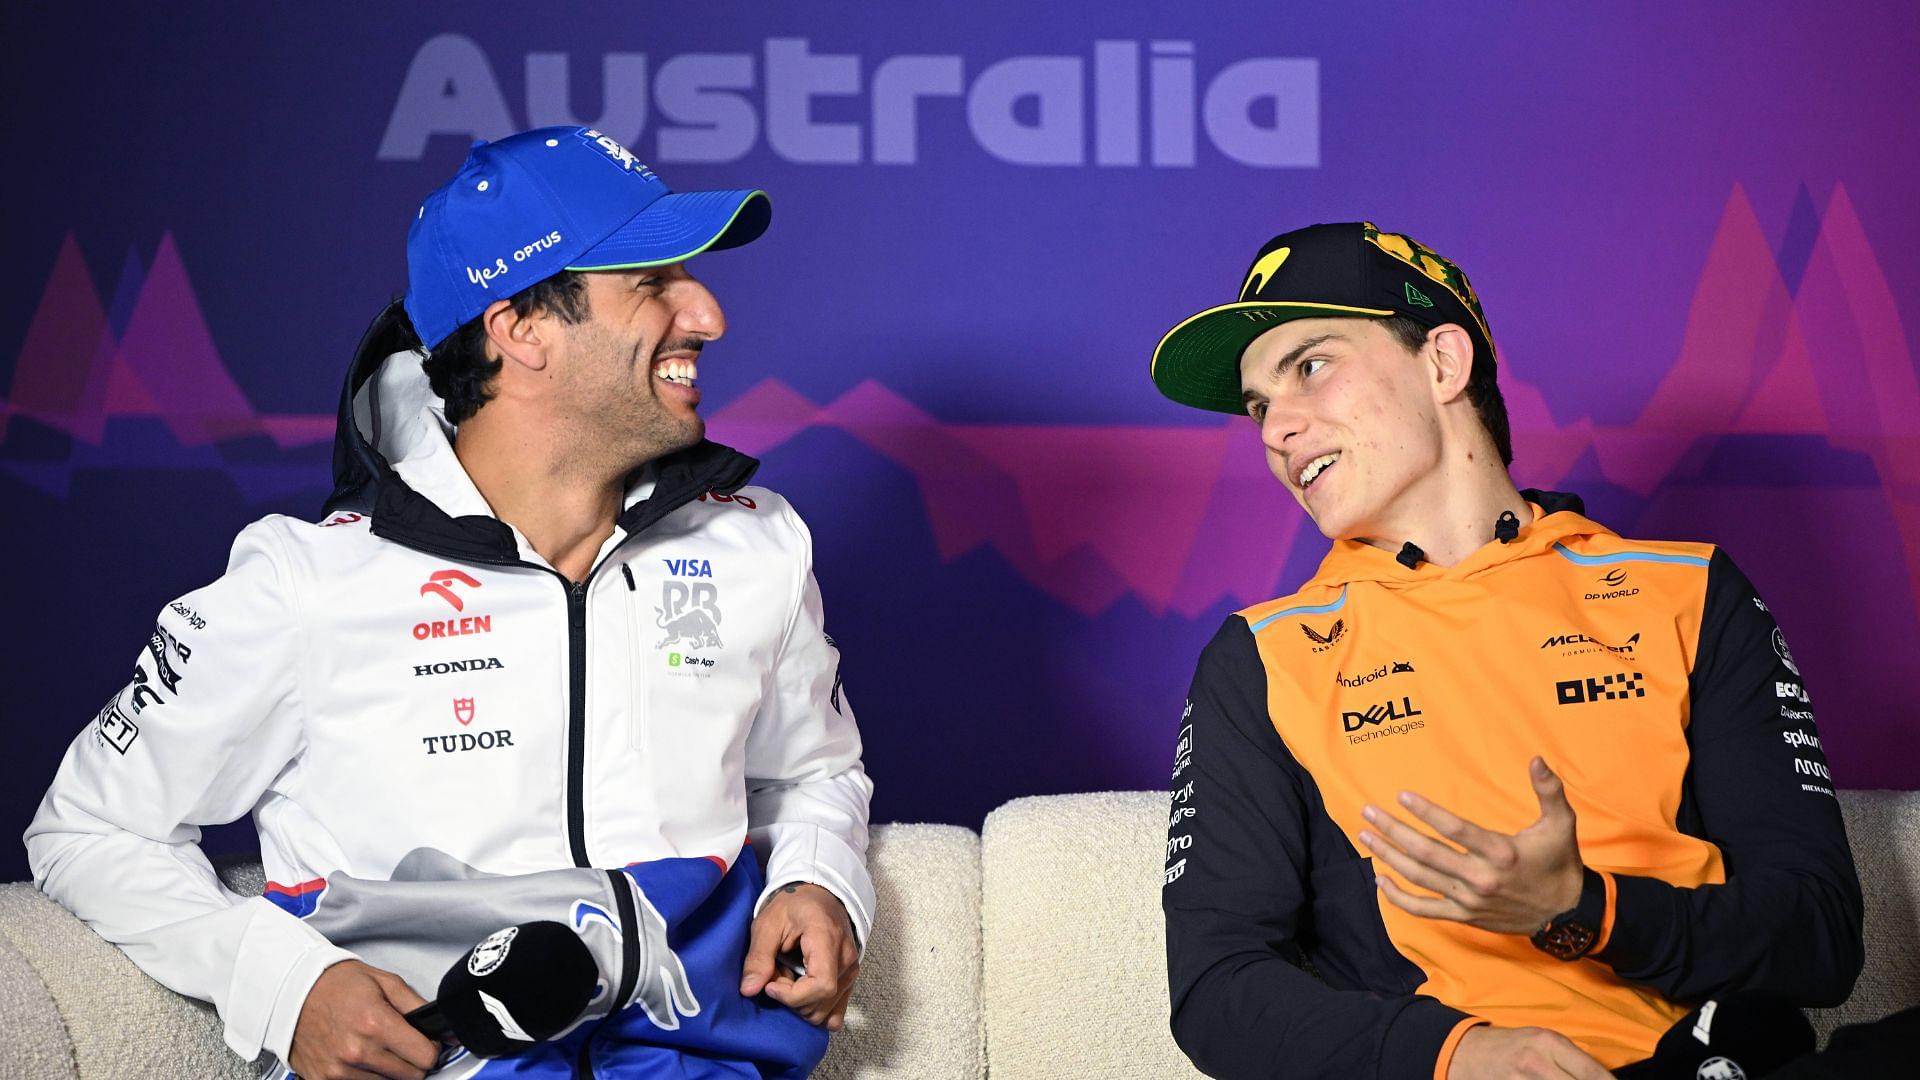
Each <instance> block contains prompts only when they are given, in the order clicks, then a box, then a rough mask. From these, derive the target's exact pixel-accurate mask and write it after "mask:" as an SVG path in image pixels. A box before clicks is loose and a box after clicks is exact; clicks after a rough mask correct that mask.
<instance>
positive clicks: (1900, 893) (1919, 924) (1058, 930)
mask: <svg viewBox="0 0 1920 1080" xmlns="http://www.w3.org/2000/svg"><path fill="white" fill-rule="evenodd" d="M1840 801H1841V807H1842V810H1843V812H1844V813H1845V814H1846V818H1847V834H1848V839H1849V840H1850V841H1851V843H1852V846H1853V851H1854V859H1855V862H1856V864H1857V865H1858V867H1859V870H1860V878H1861V882H1862V886H1863V888H1864V890H1865V893H1866V942H1867V964H1866V970H1865V971H1864V972H1863V973H1862V974H1861V976H1860V981H1859V983H1858V984H1857V985H1856V986H1855V988H1854V993H1853V997H1852V998H1851V999H1850V1000H1849V1001H1848V1002H1847V1003H1846V1004H1845V1005H1844V1006H1842V1007H1840V1008H1838V1009H1826V1010H1815V1011H1813V1012H1812V1013H1811V1016H1812V1018H1813V1021H1814V1026H1815V1027H1816V1028H1817V1029H1818V1030H1819V1032H1820V1035H1821V1037H1822V1039H1823V1040H1824V1039H1825V1037H1826V1036H1827V1035H1828V1034H1829V1033H1830V1032H1831V1031H1832V1029H1833V1028H1834V1027H1836V1026H1838V1025H1840V1024H1844V1023H1854V1022H1858V1021H1861V1020H1873V1019H1878V1018H1880V1017H1882V1016H1885V1015H1887V1014H1889V1013H1892V1012H1895V1011H1897V1010H1899V1009H1903V1008H1907V1007H1909V1006H1912V1005H1920V792H1892V791H1843V792H1841V794H1840ZM1166 818H1167V797H1166V795H1165V794H1164V793H1162V792H1157V791H1129V792H1106V793H1101V794H1093V795H1060V796H1050V797H1043V798H1031V799H1017V800H1015V801H1013V802H1010V803H1008V804H1006V805H1005V806H1002V807H1001V808H999V809H998V810H995V811H994V812H993V813H992V814H991V815H989V816H988V818H987V823H986V827H985V829H984V830H983V831H982V847H981V861H982V873H983V878H984V880H985V883H986V905H985V908H984V912H983V915H984V939H985V942H986V950H987V951H986V1011H987V1064H988V1071H989V1073H990V1075H992V1076H993V1077H994V1080H1019V1078H1025V1077H1066V1076H1154V1077H1162V1076H1166V1077H1172V1076H1194V1075H1198V1074H1197V1073H1195V1072H1194V1071H1193V1070H1192V1068H1191V1066H1189V1065H1188V1063H1187V1061H1186V1059H1185V1057H1184V1056H1183V1055H1181V1053H1180V1051H1179V1048H1178V1047H1177V1046H1175V1045H1174V1042H1173V1037H1172V1036H1171V1035H1170V1034H1169V1033H1168V1029H1167V1011H1168V1003H1167V989H1166V986H1167V974H1166V951H1165V950H1166V944H1165V939H1164V924H1163V922H1162V918H1161V913H1160V879H1161V868H1162V866H1163V864H1164V859H1163V856H1164V854H1165V848H1164V845H1165V842H1166V832H1167V820H1166Z"/></svg>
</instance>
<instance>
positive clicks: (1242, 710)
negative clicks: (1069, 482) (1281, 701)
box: [1161, 616, 1466, 1080]
mask: <svg viewBox="0 0 1920 1080" xmlns="http://www.w3.org/2000/svg"><path fill="white" fill-rule="evenodd" d="M1266 687H1267V684H1266V671H1265V669H1264V667H1263V666H1262V665H1261V661H1260V656H1259V652H1258V650H1257V649H1256V648H1255V645H1254V640H1253V634H1252V631H1251V630H1250V629H1249V628H1248V626H1247V624H1246V622H1245V620H1243V619H1241V618H1239V617H1237V616H1236V617H1233V618H1230V619H1228V620H1227V623H1226V625H1225V626H1223V627H1222V628H1221V629H1220V632H1219V633H1218V634H1216V635H1215V636H1214V639H1213V641H1212V642H1210V643H1209V644H1208V645H1207V648H1206V651H1205V652H1203V653H1202V654H1201V656H1200V664H1199V669H1198V670H1197V671H1196V672H1195V674H1194V678H1193V690H1192V693H1191V695H1190V697H1189V700H1188V703H1187V712H1186V715H1185V717H1184V720H1183V723H1182V725H1181V729H1180V737H1179V743H1178V746H1177V748H1176V750H1175V754H1174V769H1173V796H1172V801H1171V803H1170V809H1171V811H1172V820H1171V822H1170V824H1169V827H1168V833H1167V869H1166V881H1165V888H1164V890H1163V892H1162V894H1161V903H1162V906H1163V908H1164V910H1165V912H1166V923H1167V972H1168V981H1169V984H1170V985H1169V990H1170V992H1171V996H1172V1005H1173V1036H1174V1040H1175V1041H1176V1042H1178V1043H1179V1044H1180V1048H1181V1049H1182V1050H1184V1051H1185V1052H1186V1054H1187V1056H1188V1057H1189V1058H1191V1059H1192V1060H1193V1063H1194V1064H1195V1065H1196V1066H1197V1067H1198V1068H1199V1069H1200V1070H1201V1071H1203V1072H1205V1073H1207V1074H1208V1075H1210V1076H1216V1077H1260V1078H1266V1077H1273V1076H1281V1075H1285V1076H1300V1077H1314V1076H1328V1077H1333V1076H1338V1077H1380V1078H1387V1077H1394V1078H1398V1077H1418V1078H1420V1080H1426V1078H1428V1077H1431V1076H1432V1075H1433V1070H1434V1062H1435V1061H1436V1059H1437V1058H1438V1056H1439V1053H1440V1048H1441V1045H1442V1043H1444V1042H1445V1040H1446V1037H1447V1035H1448V1034H1449V1033H1450V1032H1451V1031H1452V1029H1453V1028H1454V1026H1455V1025H1457V1024H1458V1023H1459V1022H1460V1021H1461V1020H1464V1019H1466V1014H1464V1013H1462V1012H1459V1011H1458V1010H1456V1009H1452V1008H1449V1007H1448V1006H1446V1005H1443V1004H1441V1003H1440V1002H1439V1001H1437V1000H1435V999H1433V998H1429V997H1421V996H1414V995H1398V996H1396V995H1388V994H1375V993H1368V992H1365V991H1346V990H1335V989H1332V988H1331V987H1329V986H1327V985H1325V984H1324V983H1322V982H1320V981H1319V980H1318V979H1316V978H1314V977H1313V976H1312V975H1309V974H1307V973H1306V972H1305V971H1302V970H1301V969H1300V968H1299V967H1298V966H1296V965H1295V964H1294V963H1293V962H1291V960H1290V959H1289V957H1292V956H1297V955H1298V941H1297V938H1298V931H1299V925H1300V921H1301V919H1302V917H1303V915H1304V914H1305V913H1307V912H1308V911H1309V910H1310V904H1311V897H1310V896H1309V895H1308V888H1307V882H1308V881H1309V873H1310V869H1311V865H1312V862H1311V858H1310V854H1309V852H1308V849H1307V837H1308V832H1309V827H1308V822H1307V821H1306V814H1307V813H1308V810H1307V806H1308V802H1309V800H1308V798H1307V796H1306V792H1305V791H1304V790H1303V788H1304V785H1307V784H1311V782H1312V781H1311V779H1310V778H1308V777H1307V776H1306V775H1305V773H1304V770H1302V769H1301V767H1300V765H1299V763H1298V762H1296V761H1294V759H1293V756H1292V755H1291V754H1290V753H1288V752H1287V749H1286V746H1285V744H1284V743H1282V742H1281V740H1280V736H1279V734H1278V733H1277V732H1275V731H1274V729H1273V725H1272V724H1271V723H1270V722H1269V721H1268V719H1267V700H1266V698H1267V693H1266Z"/></svg>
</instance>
